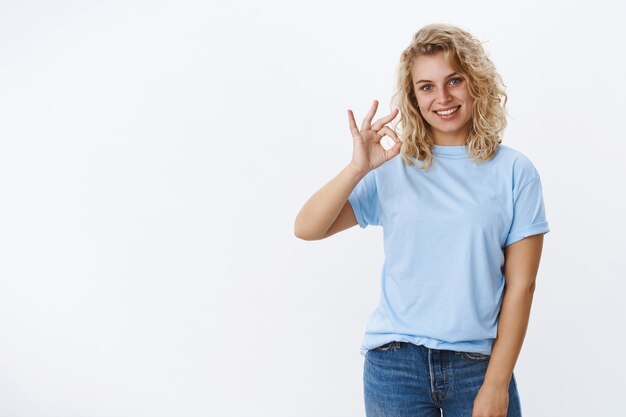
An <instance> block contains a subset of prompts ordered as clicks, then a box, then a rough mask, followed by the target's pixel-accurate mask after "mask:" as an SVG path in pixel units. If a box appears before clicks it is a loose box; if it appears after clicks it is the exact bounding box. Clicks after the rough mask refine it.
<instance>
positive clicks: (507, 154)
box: [497, 144, 539, 183]
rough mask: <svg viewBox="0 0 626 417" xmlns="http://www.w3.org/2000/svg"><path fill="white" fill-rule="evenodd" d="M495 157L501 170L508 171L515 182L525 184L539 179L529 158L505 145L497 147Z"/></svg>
mask: <svg viewBox="0 0 626 417" xmlns="http://www.w3.org/2000/svg"><path fill="white" fill-rule="evenodd" d="M497 157H498V159H499V162H500V163H501V164H502V166H503V168H504V169H506V170H507V171H509V173H510V175H511V176H512V177H513V178H514V179H515V180H516V181H515V182H517V183H520V182H527V181H531V180H533V179H537V178H539V172H538V171H537V168H535V165H534V164H533V163H532V161H531V160H530V158H529V157H527V156H526V155H524V154H523V153H522V152H520V151H518V150H516V149H513V148H511V147H510V146H507V145H502V144H500V145H498V154H497Z"/></svg>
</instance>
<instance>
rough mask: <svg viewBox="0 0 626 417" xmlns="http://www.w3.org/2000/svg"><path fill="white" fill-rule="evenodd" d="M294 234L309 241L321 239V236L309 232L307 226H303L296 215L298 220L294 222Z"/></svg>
mask: <svg viewBox="0 0 626 417" xmlns="http://www.w3.org/2000/svg"><path fill="white" fill-rule="evenodd" d="M293 234H294V236H295V237H297V238H298V239H302V240H307V241H311V240H318V239H319V238H317V237H315V236H314V235H313V234H312V233H310V232H307V230H306V228H304V227H302V225H301V224H300V222H299V221H298V218H297V217H296V220H295V222H294V224H293Z"/></svg>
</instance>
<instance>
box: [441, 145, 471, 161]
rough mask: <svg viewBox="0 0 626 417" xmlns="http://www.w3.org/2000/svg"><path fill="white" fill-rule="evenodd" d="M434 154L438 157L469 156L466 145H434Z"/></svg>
mask: <svg viewBox="0 0 626 417" xmlns="http://www.w3.org/2000/svg"><path fill="white" fill-rule="evenodd" d="M433 154H434V155H438V156H443V157H446V156H451V157H457V158H458V157H463V156H467V155H468V152H467V146H465V145H449V146H447V145H435V144H433Z"/></svg>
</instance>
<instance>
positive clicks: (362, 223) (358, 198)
mask: <svg viewBox="0 0 626 417" xmlns="http://www.w3.org/2000/svg"><path fill="white" fill-rule="evenodd" d="M377 191H378V190H377V187H376V170H371V171H370V172H368V173H367V174H366V175H365V176H364V177H363V178H361V181H359V182H358V184H357V185H356V187H354V190H352V192H351V193H350V196H348V201H349V202H350V205H351V206H352V210H353V211H354V216H355V217H356V219H357V221H358V222H359V227H361V228H362V229H364V228H366V227H367V226H368V225H380V224H381V223H380V215H381V212H382V208H381V205H380V199H379V198H378V192H377Z"/></svg>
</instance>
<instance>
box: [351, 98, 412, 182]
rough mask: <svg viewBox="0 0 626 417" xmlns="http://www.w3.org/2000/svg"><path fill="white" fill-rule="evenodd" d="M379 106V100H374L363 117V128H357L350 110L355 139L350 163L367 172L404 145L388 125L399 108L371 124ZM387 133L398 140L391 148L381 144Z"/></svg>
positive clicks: (392, 155)
mask: <svg viewBox="0 0 626 417" xmlns="http://www.w3.org/2000/svg"><path fill="white" fill-rule="evenodd" d="M377 107H378V100H374V103H373V104H372V107H371V108H370V111H369V112H368V113H367V115H365V119H363V123H362V124H361V130H359V129H358V128H357V125H356V121H355V120H354V114H353V113H352V110H348V119H349V120H350V132H352V139H353V150H352V161H351V162H350V164H351V165H352V166H354V167H355V168H356V169H357V170H359V171H360V172H363V173H365V174H367V173H368V172H369V171H371V170H373V169H375V168H377V167H379V166H380V165H382V164H384V163H385V162H387V161H388V160H390V159H391V158H393V157H394V156H396V155H398V154H399V153H400V148H401V147H402V142H401V141H400V139H399V138H398V135H397V134H396V132H395V131H394V130H393V129H391V128H390V127H389V126H386V124H387V123H389V122H390V121H392V120H393V119H394V118H395V117H396V115H397V114H398V109H394V110H393V111H392V112H391V114H389V115H388V116H385V117H383V118H381V119H378V120H377V121H376V123H374V124H373V125H371V123H372V119H373V118H374V115H375V114H376V108H377ZM385 135H388V136H389V137H390V138H391V139H393V140H394V142H396V143H395V144H394V145H393V146H392V147H391V148H389V149H385V148H383V146H382V145H381V144H380V141H381V140H382V138H383V137H384V136H385Z"/></svg>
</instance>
